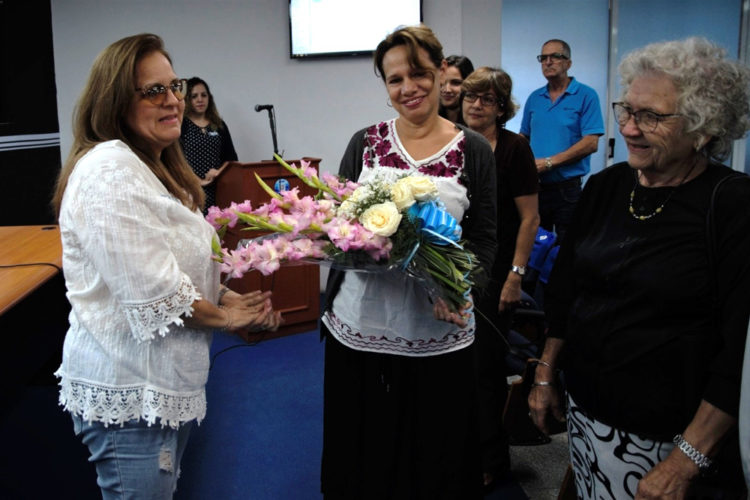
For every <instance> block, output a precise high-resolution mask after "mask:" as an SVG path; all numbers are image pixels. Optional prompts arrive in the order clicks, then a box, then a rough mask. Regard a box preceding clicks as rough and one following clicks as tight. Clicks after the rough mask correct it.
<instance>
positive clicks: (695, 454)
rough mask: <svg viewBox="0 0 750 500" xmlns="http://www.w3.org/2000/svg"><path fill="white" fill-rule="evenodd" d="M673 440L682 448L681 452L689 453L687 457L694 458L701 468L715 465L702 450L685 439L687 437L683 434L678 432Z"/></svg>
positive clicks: (694, 461)
mask: <svg viewBox="0 0 750 500" xmlns="http://www.w3.org/2000/svg"><path fill="white" fill-rule="evenodd" d="M672 442H673V443H674V444H675V446H677V447H678V448H679V449H680V451H681V452H683V453H684V454H685V455H687V457H688V458H689V459H690V460H692V461H693V463H694V464H695V465H697V466H698V468H699V469H700V470H705V469H708V468H709V467H711V466H712V465H713V461H712V460H711V459H710V458H708V457H707V456H706V455H704V454H703V453H701V452H700V451H698V450H696V449H695V448H693V445H692V444H690V443H688V442H687V441H685V438H684V437H682V434H677V435H676V436H675V437H674V438H672Z"/></svg>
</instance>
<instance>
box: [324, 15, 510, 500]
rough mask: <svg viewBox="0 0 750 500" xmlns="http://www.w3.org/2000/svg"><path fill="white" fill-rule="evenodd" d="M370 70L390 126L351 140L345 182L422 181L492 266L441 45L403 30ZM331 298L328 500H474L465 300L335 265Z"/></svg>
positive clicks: (476, 168)
mask: <svg viewBox="0 0 750 500" xmlns="http://www.w3.org/2000/svg"><path fill="white" fill-rule="evenodd" d="M374 62H375V67H376V70H377V73H378V74H379V75H380V76H381V77H382V78H383V81H384V82H385V86H386V90H387V92H388V97H389V100H390V102H391V104H392V106H393V109H394V110H395V111H396V112H397V113H398V117H396V118H395V119H391V120H388V121H385V122H382V123H378V124H375V125H372V126H370V127H368V128H365V129H363V130H361V131H359V132H357V133H355V134H354V136H353V137H352V139H351V141H350V142H349V145H348V147H347V150H346V152H345V153H344V157H343V158H342V160H341V166H340V169H339V174H340V175H341V176H343V177H345V178H347V179H351V180H356V181H357V182H359V183H360V184H362V185H367V184H378V183H383V182H387V183H393V182H395V181H396V180H397V179H399V178H401V177H403V176H404V175H406V174H408V175H410V176H415V177H416V178H419V177H425V178H429V179H430V180H431V181H432V182H430V183H425V185H431V186H434V187H435V188H436V190H437V193H438V194H439V198H440V200H441V201H442V203H444V205H445V208H446V209H447V211H448V212H449V213H450V214H451V215H452V216H453V217H455V219H456V220H457V221H460V222H461V225H462V228H463V238H464V239H465V240H466V241H467V245H468V246H469V247H470V250H472V251H473V252H474V254H475V255H476V256H477V258H478V259H479V263H480V264H481V266H483V267H484V268H485V269H489V268H490V267H491V266H492V261H493V258H494V253H495V248H496V237H495V225H496V223H495V218H496V208H495V195H496V182H495V172H494V158H493V156H492V150H491V149H490V147H489V145H488V144H487V141H486V140H485V139H484V138H482V137H481V136H480V135H479V134H476V133H474V132H472V131H470V130H468V129H466V128H464V127H461V126H456V125H454V124H453V123H451V122H450V121H448V120H446V119H444V118H441V117H440V116H438V108H439V102H440V101H439V98H440V85H439V82H440V76H441V74H442V72H443V71H444V70H445V61H444V59H443V52H442V46H441V45H440V42H439V41H438V40H437V38H436V37H435V35H434V34H433V32H432V31H431V30H430V29H429V28H427V27H425V26H423V25H420V26H415V27H405V28H400V29H398V30H396V31H395V32H393V33H392V34H390V35H388V37H386V39H385V40H383V41H382V42H381V43H380V44H379V45H378V47H377V49H376V51H375V61H374ZM326 294H327V297H326V304H325V311H324V314H323V317H322V325H321V330H322V333H323V335H324V336H325V338H326V368H325V404H324V442H323V464H322V474H321V479H322V492H323V494H324V496H325V498H327V499H336V498H346V499H350V498H373V499H376V498H377V499H382V498H429V499H437V498H445V499H467V498H481V496H482V469H481V464H480V460H479V456H480V454H479V434H478V432H477V424H476V422H477V402H476V380H475V369H474V353H473V349H472V343H473V340H474V315H473V312H472V309H471V297H467V303H466V304H465V305H464V307H459V308H458V309H457V310H453V309H451V308H450V307H448V305H447V303H446V302H445V301H443V300H442V299H440V298H437V299H435V300H431V299H430V295H429V294H428V293H427V291H426V290H425V288H424V287H423V286H422V285H421V284H420V283H419V282H418V281H417V280H415V279H412V278H409V277H407V276H406V274H405V273H402V272H400V271H392V272H383V273H360V272H345V271H340V270H335V269H334V270H332V272H331V274H330V276H329V281H328V285H327V290H326Z"/></svg>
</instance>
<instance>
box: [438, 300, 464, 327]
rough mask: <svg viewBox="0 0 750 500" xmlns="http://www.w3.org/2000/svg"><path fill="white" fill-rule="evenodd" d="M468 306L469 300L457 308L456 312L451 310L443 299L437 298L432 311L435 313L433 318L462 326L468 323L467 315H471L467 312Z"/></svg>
mask: <svg viewBox="0 0 750 500" xmlns="http://www.w3.org/2000/svg"><path fill="white" fill-rule="evenodd" d="M469 308H471V302H467V303H466V304H464V307H462V308H461V309H459V310H458V311H457V312H453V311H451V310H450V308H449V307H448V304H446V303H445V301H444V300H443V299H440V298H438V299H437V300H436V301H435V307H434V308H433V313H434V314H435V319H439V320H441V321H447V322H448V323H454V324H456V325H458V326H460V327H464V326H466V325H467V324H468V323H469V317H470V316H471V313H470V312H468V310H469Z"/></svg>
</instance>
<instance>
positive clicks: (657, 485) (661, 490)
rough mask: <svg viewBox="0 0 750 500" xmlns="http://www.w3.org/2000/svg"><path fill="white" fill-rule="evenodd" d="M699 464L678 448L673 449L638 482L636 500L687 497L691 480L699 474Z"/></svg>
mask: <svg viewBox="0 0 750 500" xmlns="http://www.w3.org/2000/svg"><path fill="white" fill-rule="evenodd" d="M698 472H699V471H698V466H697V465H695V464H694V463H693V461H692V460H690V459H689V458H688V457H687V456H686V455H685V454H684V453H682V452H681V451H680V450H679V449H678V448H675V449H674V450H672V452H671V453H670V454H669V455H668V456H667V458H666V459H664V460H663V461H661V462H659V463H658V464H656V466H655V467H654V468H653V469H651V470H650V471H649V472H648V474H646V475H645V476H643V479H641V480H640V481H639V482H638V490H637V491H636V494H635V498H636V500H645V499H650V498H660V499H675V500H677V499H682V498H685V495H686V494H687V491H688V488H689V487H690V482H691V481H692V480H693V478H695V476H697V475H698Z"/></svg>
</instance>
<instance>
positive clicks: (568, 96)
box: [520, 40, 604, 239]
mask: <svg viewBox="0 0 750 500" xmlns="http://www.w3.org/2000/svg"><path fill="white" fill-rule="evenodd" d="M537 60H538V61H539V62H540V63H541V64H542V74H544V77H545V78H546V79H547V85H545V86H544V87H542V88H539V89H537V90H535V91H534V92H532V93H531V95H530V96H529V98H528V99H527V100H526V105H525V106H524V109H523V121H522V122H521V130H520V133H521V135H523V136H524V137H526V138H527V139H529V142H530V143H531V149H532V151H533V152H534V156H535V157H536V169H537V172H539V183H540V185H541V189H540V191H539V217H540V226H542V227H543V228H545V229H547V230H548V231H555V232H556V233H557V236H558V239H560V238H562V236H563V235H564V234H565V230H566V228H567V226H568V225H569V224H570V222H571V219H572V217H573V210H574V209H575V205H576V203H577V202H578V198H580V196H581V178H582V177H583V176H584V175H586V174H588V173H589V170H590V165H589V164H590V162H591V157H590V156H591V154H592V153H595V152H596V150H597V149H598V144H599V136H600V135H602V134H604V122H603V121H602V113H601V109H600V107H599V97H598V96H597V95H596V91H595V90H594V89H592V88H591V87H588V86H586V85H583V84H582V83H579V82H578V81H577V80H576V79H575V78H573V77H572V76H568V69H569V68H570V65H571V60H570V46H569V45H568V44H567V43H565V42H564V41H562V40H549V41H547V42H545V43H544V45H543V46H542V53H541V54H540V55H538V56H537Z"/></svg>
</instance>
